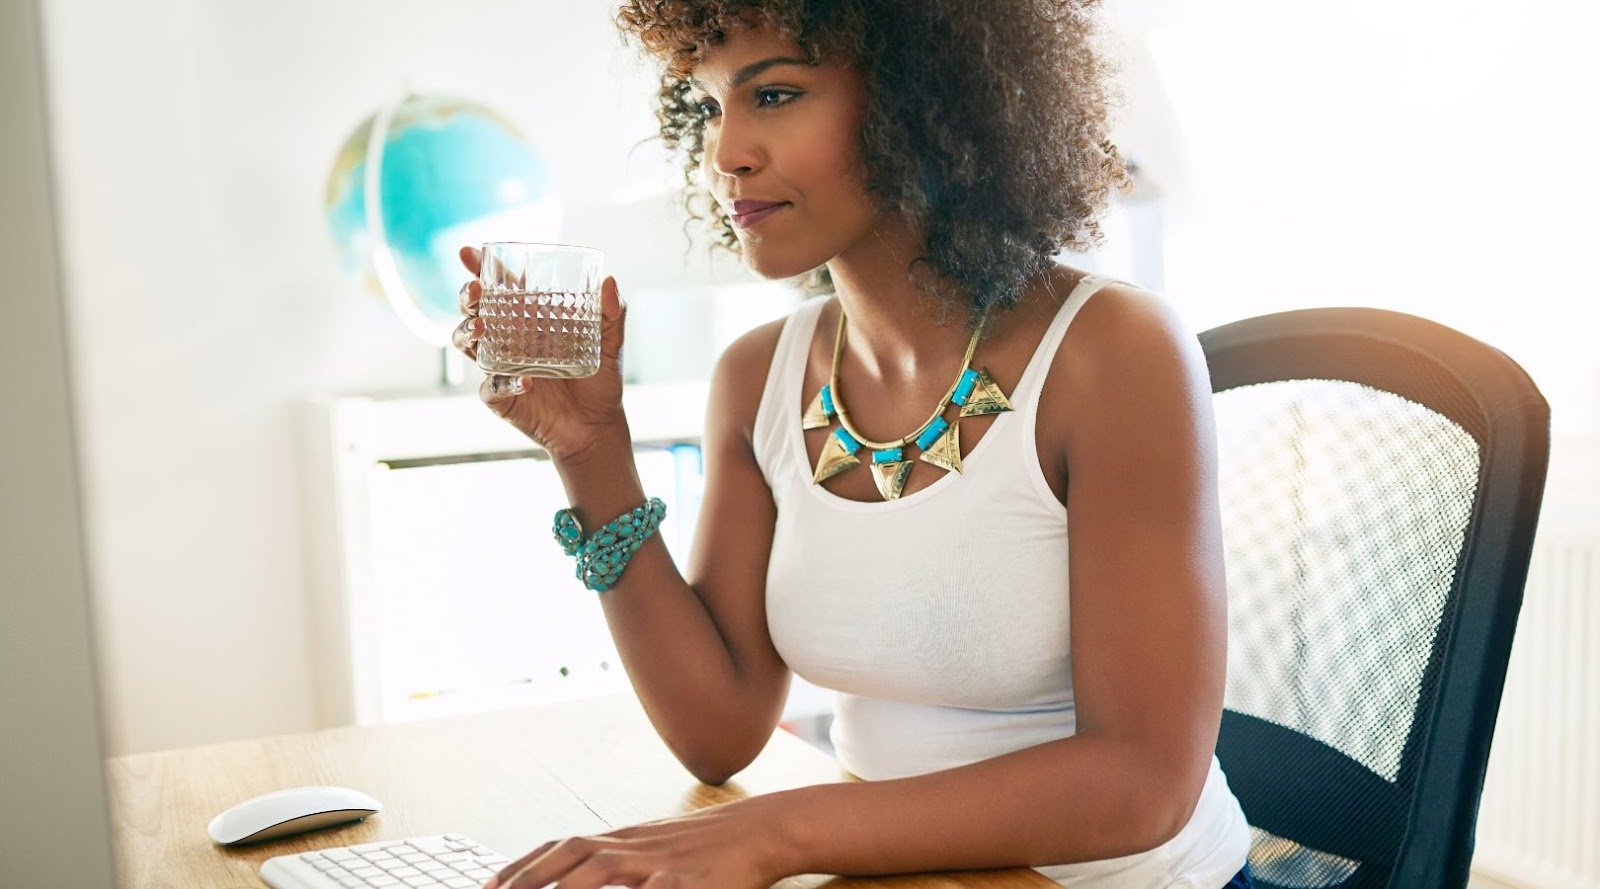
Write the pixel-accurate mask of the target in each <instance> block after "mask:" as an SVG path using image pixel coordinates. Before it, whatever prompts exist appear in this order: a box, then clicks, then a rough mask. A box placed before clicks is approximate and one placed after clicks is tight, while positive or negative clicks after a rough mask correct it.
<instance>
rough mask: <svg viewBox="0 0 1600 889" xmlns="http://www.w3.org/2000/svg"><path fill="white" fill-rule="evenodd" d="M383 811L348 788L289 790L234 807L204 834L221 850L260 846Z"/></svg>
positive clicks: (297, 788) (378, 804) (377, 805)
mask: <svg viewBox="0 0 1600 889" xmlns="http://www.w3.org/2000/svg"><path fill="white" fill-rule="evenodd" d="M382 809H383V804H382V803H379V802H378V801H377V800H375V799H373V798H372V797H370V796H367V795H366V794H365V793H362V792H361V791H359V790H351V789H349V788H348V787H290V788H287V789H285V790H274V791H273V792H271V793H263V794H262V795H260V796H257V797H252V798H250V799H247V800H245V801H244V802H242V803H239V804H238V805H236V806H233V807H232V808H230V809H228V810H227V811H226V812H223V813H222V814H221V815H218V816H217V817H215V818H213V819H211V826H210V827H208V828H207V831H208V832H209V833H210V834H211V838H212V839H213V840H215V841H217V843H219V844H221V845H224V846H232V845H234V844H236V843H260V842H264V841H266V840H275V839H278V838H279V837H286V836H291V835H293V834H297V833H305V832H306V831H308V830H316V829H318V828H322V827H332V826H333V825H335V824H343V823H345V822H347V821H360V820H361V819H363V818H367V817H370V816H372V815H375V814H377V813H378V812H379V811H382Z"/></svg>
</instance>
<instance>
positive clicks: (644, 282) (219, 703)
mask: <svg viewBox="0 0 1600 889" xmlns="http://www.w3.org/2000/svg"><path fill="white" fill-rule="evenodd" d="M44 6H45V13H46V32H47V35H46V50H47V60H48V78H49V87H50V99H51V101H50V111H51V114H52V115H53V127H54V136H55V141H56V165H57V177H58V180H59V188H60V196H61V227H62V233H63V238H62V240H63V244H64V246H63V249H64V262H63V264H64V276H65V284H66V287H67V290H68V293H69V294H70V303H71V305H70V325H71V335H72V338H73V340H74V341H75V345H76V348H75V350H74V352H75V354H74V359H75V366H74V372H75V376H76V380H77V384H78V388H79V391H80V399H79V402H78V412H79V417H78V420H79V424H80V426H79V428H80V429H81V430H82V432H83V463H84V467H83V468H84V473H85V489H86V498H87V502H88V506H89V514H90V521H89V528H88V532H89V533H88V537H89V540H90V545H91V559H92V566H93V576H94V580H95V589H96V599H97V605H96V607H97V623H98V627H99V633H100V639H99V642H100V651H101V664H102V669H103V673H104V684H105V689H106V692H107V700H108V704H107V712H106V717H107V731H108V734H109V738H108V741H109V747H110V749H111V751H112V752H133V751H143V750H151V749H159V748H165V747H171V746H178V745H185V744H194V743H202V742H208V741H213V740H223V739H231V738H239V737H246V736H253V735H260V734H267V733H274V732H283V731H292V730H299V729H304V728H309V727H311V726H312V724H313V721H314V717H313V706H312V699H313V697H314V696H313V694H312V683H313V682H315V681H316V677H315V676H314V675H313V671H312V669H311V668H310V667H309V666H308V664H309V663H310V658H311V653H310V651H309V650H308V642H307V626H306V624H307V617H306V615H307V608H306V603H305V601H304V592H303V590H304V583H303V578H304V564H303V552H302V542H301V537H300V533H301V531H300V528H301V524H300V503H299V494H298V490H299V488H298V482H297V472H298V469H297V459H298V454H299V450H298V448H299V443H298V441H297V440H296V437H295V436H296V434H297V426H296V422H295V416H296V412H295V404H296V401H297V399H298V398H300V397H301V396H304V395H308V394H312V393H317V392H356V391H372V390H393V389H405V388H411V387H426V386H430V385H433V384H434V381H435V380H436V378H437V375H438V353H437V351H436V350H434V349H432V348H430V347H427V346H425V345H423V344H422V343H420V342H419V341H417V340H414V339H413V338H412V337H411V335H410V334H408V333H407V332H406V331H405V330H404V329H403V328H402V327H401V325H400V323H399V322H398V321H397V320H396V318H395V316H394V315H393V314H392V313H391V312H390V310H389V308H388V307H387V306H386V305H385V304H384V303H382V302H381V301H380V300H378V299H377V298H375V297H371V296H368V295H366V294H365V293H363V292H361V291H358V290H356V289H353V288H352V286H351V285H350V283H349V282H347V281H346V280H345V279H344V278H343V277H342V275H341V272H340V271H339V269H338V266H337V262H336V258H335V254H334V252H333V249H332V246H331V243H330V241H329V238H328V236H327V234H326V231H325V228H324V225H323V219H322V200H323V183H324V180H325V177H326V175H327V171H328V168H329V166H330V164H331V162H332V160H333V157H334V153H335V151H336V150H337V149H338V147H339V145H340V144H341V143H342V142H343V140H344V139H345V137H346V136H347V135H348V133H349V132H350V131H351V130H352V129H353V128H354V127H355V125H356V124H357V122H359V121H360V120H361V119H362V118H363V117H365V116H366V115H367V114H369V113H371V111H372V110H374V109H375V108H376V107H378V105H379V104H380V103H382V102H385V101H388V100H390V99H392V98H393V97H394V95H395V94H396V93H397V92H398V91H400V90H401V89H402V88H404V87H405V86H407V85H408V84H409V85H410V86H411V87H412V88H415V89H417V90H421V91H427V92H440V93H453V94H460V95H465V96H469V97H474V98H477V99H479V100H481V101H483V102H485V103H487V104H489V105H491V106H494V107H497V108H499V109H500V110H502V111H504V112H505V113H507V114H508V115H510V116H511V117H512V118H513V119H515V120H517V121H518V122H519V123H521V124H522V125H523V128H524V129H525V131H526V132H528V134H529V135H530V136H531V137H532V138H533V139H534V140H535V141H536V142H537V143H538V144H539V147H540V148H541V150H542V151H543V152H544V153H545V154H546V156H547V158H548V159H549V160H550V161H551V164H552V167H553V168H554V169H555V170H556V171H558V174H559V175H560V177H561V178H560V181H559V184H558V190H559V191H560V192H561V194H562V196H563V197H564V199H565V201H566V202H567V204H568V205H569V208H570V218H571V219H572V221H573V226H572V227H571V228H569V233H570V234H571V235H572V237H573V239H575V240H584V241H587V242H589V243H594V244H597V245H598V246H601V247H605V248H607V250H608V260H609V265H610V270H612V271H615V272H616V273H617V274H618V277H619V280H620V281H621V283H622V286H623V287H624V288H625V291H626V288H628V287H629V285H630V284H632V285H634V287H635V289H634V290H633V291H627V292H625V295H627V296H629V297H630V298H632V299H633V300H635V301H637V300H638V299H639V298H640V296H641V292H644V291H641V290H640V289H639V288H640V287H645V288H646V289H647V288H648V287H649V286H655V285H671V284H675V283H682V282H683V281H685V280H692V279H693V277H694V276H693V275H691V274H689V273H688V272H681V271H674V269H673V268H672V267H673V265H674V264H677V265H679V266H681V265H682V263H681V262H680V261H679V256H680V253H681V249H680V246H679V245H680V242H679V240H678V239H676V238H674V237H672V236H671V235H672V234H673V233H674V232H675V229H673V230H669V231H668V232H667V234H666V235H665V236H664V235H663V234H662V231H661V229H660V228H659V227H658V226H655V225H654V223H656V222H657V220H658V219H659V218H661V217H664V216H666V215H667V214H666V211H665V210H664V209H663V208H662V205H661V202H660V201H657V202H654V203H651V202H648V201H647V202H645V203H644V204H642V205H640V206H637V207H627V208H625V207H622V206H621V205H620V203H619V202H622V201H625V200H629V199H631V197H633V196H637V195H638V194H640V193H641V192H642V191H649V190H650V187H651V186H652V185H653V184H654V183H655V182H657V181H659V180H660V179H661V169H660V167H659V165H658V164H659V161H658V160H656V155H654V154H651V153H650V152H641V153H636V154H634V155H632V159H631V161H630V151H629V149H630V146H632V145H633V144H634V143H636V142H637V141H638V140H639V139H640V138H643V137H645V136H648V135H649V134H650V133H652V132H653V130H654V125H653V121H652V119H651V117H650V103H649V99H650V96H651V95H652V92H653V90H652V80H653V75H652V74H650V73H649V72H648V71H647V69H646V68H645V67H644V66H643V65H642V64H641V63H639V62H638V61H637V59H636V58H635V56H634V55H633V53H632V51H631V50H628V49H625V48H624V47H623V46H622V45H621V42H620V40H619V39H618V38H617V36H616V32H615V30H614V28H613V26H612V24H611V7H612V4H610V3H607V2H602V0H583V2H575V0H527V2H486V0H468V2H457V3H450V4H442V3H432V2H420V0H341V2H338V3H326V2H320V0H276V2H272V3H215V2H202V0H157V2H154V3H147V4H117V3H106V2H102V0H48V2H46V3H45V4H44Z"/></svg>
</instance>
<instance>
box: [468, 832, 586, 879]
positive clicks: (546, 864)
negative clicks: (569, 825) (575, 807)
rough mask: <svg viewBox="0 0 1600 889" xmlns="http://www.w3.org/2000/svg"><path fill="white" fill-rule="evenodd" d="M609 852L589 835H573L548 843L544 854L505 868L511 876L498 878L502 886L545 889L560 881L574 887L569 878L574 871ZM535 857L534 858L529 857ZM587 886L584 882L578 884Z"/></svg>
mask: <svg viewBox="0 0 1600 889" xmlns="http://www.w3.org/2000/svg"><path fill="white" fill-rule="evenodd" d="M602 854H605V853H604V850H603V849H602V848H601V847H600V846H599V845H598V844H596V843H595V842H594V841H593V840H590V839H587V838H585V837H570V838H568V839H564V840H561V841H559V842H556V843H552V844H548V846H547V847H546V848H545V852H544V854H542V855H537V856H534V855H528V856H525V857H524V859H523V860H524V862H525V863H524V864H523V865H522V866H521V867H520V868H519V867H517V866H516V865H511V866H509V867H507V868H506V869H505V870H503V871H501V872H500V873H501V874H502V875H509V876H507V877H504V878H502V877H496V878H495V879H497V880H499V882H498V883H496V885H497V886H498V887H500V889H544V887H546V886H548V885H549V884H551V883H554V882H555V881H556V880H561V881H562V882H563V883H564V884H566V885H568V886H571V885H573V884H572V883H570V882H568V880H567V878H568V877H570V876H571V875H572V872H573V871H574V870H576V869H577V868H579V867H581V866H582V865H583V864H585V863H586V862H588V861H589V860H590V859H591V858H593V857H595V856H597V855H602ZM528 859H531V860H528ZM578 885H583V884H578ZM594 885H595V886H596V887H599V886H604V885H605V883H604V882H600V883H595V884H594Z"/></svg>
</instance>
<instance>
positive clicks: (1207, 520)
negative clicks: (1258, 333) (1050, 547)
mask: <svg viewBox="0 0 1600 889" xmlns="http://www.w3.org/2000/svg"><path fill="white" fill-rule="evenodd" d="M1052 376H1053V377H1056V379H1057V381H1058V386H1057V393H1058V395H1059V397H1060V398H1062V399H1063V401H1064V403H1063V404H1062V405H1061V407H1062V408H1063V410H1062V411H1061V415H1062V416H1064V417H1065V418H1066V421H1065V422H1064V423H1063V424H1062V425H1061V427H1060V433H1059V435H1058V440H1059V443H1060V448H1061V452H1062V453H1063V455H1064V457H1065V460H1066V464H1067V467H1068V470H1069V483H1068V488H1067V514H1068V516H1069V521H1070V522H1071V532H1070V535H1069V540H1070V543H1069V546H1070V556H1069V558H1070V564H1069V572H1070V587H1071V594H1070V595H1071V615H1072V627H1071V636H1072V669H1073V685H1074V692H1075V697H1076V700H1077V707H1078V729H1079V731H1080V732H1089V733H1098V734H1101V735H1103V736H1106V737H1114V738H1116V739H1118V740H1125V741H1127V742H1129V743H1131V744H1134V745H1137V746H1138V747H1139V748H1140V749H1141V751H1144V752H1148V753H1149V754H1150V758H1149V763H1150V764H1151V767H1152V768H1153V769H1156V770H1159V774H1158V778H1157V780H1160V781H1161V782H1162V783H1164V784H1167V785H1168V786H1171V787H1180V788H1184V789H1185V790H1187V791H1190V792H1192V797H1191V798H1190V799H1189V802H1190V803H1191V804H1192V802H1193V799H1194V798H1198V795H1199V792H1200V788H1201V786H1202V785H1203V783H1204V780H1205V775H1206V771H1207V769H1208V767H1209V763H1210V757H1211V753H1212V751H1213V749H1214V748H1215V746H1216V733H1217V726H1218V722H1219V720H1220V716H1221V709H1222V695H1223V688H1224V682H1225V672H1226V637H1227V611H1226V607H1227V604H1226V590H1225V580H1224V571H1223V555H1222V539H1221V536H1222V535H1221V521H1220V516H1219V507H1218V503H1217V483H1216V446H1215V430H1214V426H1213V421H1212V408H1211V404H1212V396H1211V386H1210V379H1209V375H1208V374H1207V371H1206V366H1205V358H1204V355H1203V354H1202V352H1201V350H1200V346H1199V342H1198V340H1197V339H1196V338H1195V337H1194V336H1193V335H1192V334H1189V333H1187V332H1186V331H1185V329H1184V328H1183V325H1182V324H1181V323H1180V321H1179V320H1178V318H1177V316H1176V314H1175V313H1174V312H1173V311H1172V310H1171V309H1170V307H1168V306H1167V305H1166V304H1165V303H1163V302H1161V301H1160V300H1158V299H1157V298H1155V297H1154V296H1152V295H1150V294H1147V293H1143V292H1141V291H1137V290H1135V289H1133V288H1129V287H1123V286H1120V285H1113V286H1110V287H1107V288H1106V289H1105V290H1103V291H1102V292H1101V293H1099V294H1097V295H1096V296H1095V297H1094V298H1092V299H1090V300H1089V301H1088V302H1087V303H1086V304H1085V305H1084V307H1083V308H1082V309H1081V310H1080V312H1079V316H1078V317H1077V318H1076V319H1075V320H1074V322H1073V325H1072V327H1070V328H1069V329H1068V334H1067V338H1066V342H1065V343H1064V344H1063V348H1062V349H1061V352H1060V354H1059V355H1058V358H1057V361H1056V364H1055V366H1054V367H1053V369H1052Z"/></svg>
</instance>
